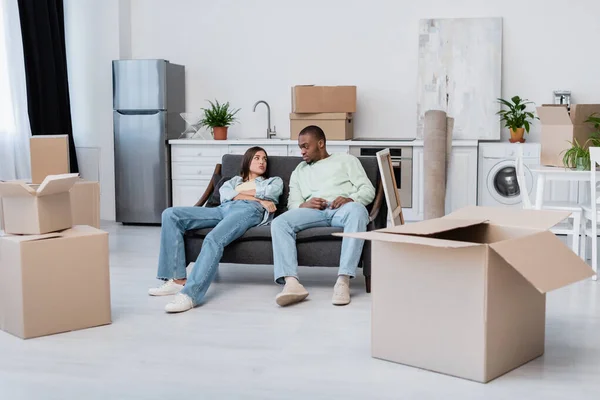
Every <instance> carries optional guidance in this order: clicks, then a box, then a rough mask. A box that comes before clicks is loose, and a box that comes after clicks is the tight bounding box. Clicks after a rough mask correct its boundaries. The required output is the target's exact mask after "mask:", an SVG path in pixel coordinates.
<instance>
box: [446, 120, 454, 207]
mask: <svg viewBox="0 0 600 400" xmlns="http://www.w3.org/2000/svg"><path fill="white" fill-rule="evenodd" d="M453 131H454V118H452V117H446V188H448V180H449V179H450V167H451V166H452V165H451V162H450V160H451V159H452V132H453ZM447 192H448V191H446V195H447V194H448V193H447Z"/></svg>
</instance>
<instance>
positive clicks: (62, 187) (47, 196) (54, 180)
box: [0, 174, 79, 235]
mask: <svg viewBox="0 0 600 400" xmlns="http://www.w3.org/2000/svg"><path fill="white" fill-rule="evenodd" d="M78 179H79V177H78V175H77V174H64V175H49V176H47V177H46V178H45V179H44V182H42V184H41V185H39V186H37V185H28V184H26V183H24V182H22V181H8V182H0V197H2V209H3V220H4V231H5V232H6V233H10V234H23V235H39V234H44V233H49V232H55V231H59V230H63V229H67V228H70V227H71V226H73V217H72V211H71V198H70V194H69V190H70V189H71V188H72V187H73V185H74V184H75V182H76V181H77V180H78Z"/></svg>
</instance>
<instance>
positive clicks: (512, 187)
mask: <svg viewBox="0 0 600 400" xmlns="http://www.w3.org/2000/svg"><path fill="white" fill-rule="evenodd" d="M523 170H524V172H525V181H526V182H527V188H528V192H529V195H530V196H531V191H532V188H533V174H532V173H531V171H530V170H529V168H528V167H527V165H524V168H523ZM487 189H488V193H490V195H491V196H492V197H493V198H494V199H495V200H496V201H497V202H498V203H500V204H506V205H514V204H519V203H520V202H521V189H520V187H519V184H518V183H517V171H516V169H515V162H514V160H504V161H501V162H499V163H498V164H496V165H495V166H494V167H493V168H492V169H491V170H490V172H489V174H488V177H487Z"/></svg>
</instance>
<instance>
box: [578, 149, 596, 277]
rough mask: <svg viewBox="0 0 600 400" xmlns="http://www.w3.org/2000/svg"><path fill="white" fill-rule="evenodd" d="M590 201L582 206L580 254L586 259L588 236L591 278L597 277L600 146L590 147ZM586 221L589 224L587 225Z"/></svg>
mask: <svg viewBox="0 0 600 400" xmlns="http://www.w3.org/2000/svg"><path fill="white" fill-rule="evenodd" d="M590 160H591V163H590V165H591V168H590V175H591V177H590V202H589V204H585V205H584V206H583V246H582V250H581V253H582V256H583V259H584V260H585V259H586V253H587V239H588V238H590V242H591V244H592V259H591V264H592V268H593V270H594V272H596V275H594V277H593V278H592V279H593V280H597V279H598V203H599V202H600V197H599V196H598V176H597V174H596V172H597V171H596V164H600V147H590ZM588 221H589V222H590V226H589V227H588Z"/></svg>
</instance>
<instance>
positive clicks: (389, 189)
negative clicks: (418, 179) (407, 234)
mask: <svg viewBox="0 0 600 400" xmlns="http://www.w3.org/2000/svg"><path fill="white" fill-rule="evenodd" d="M376 156H377V165H378V166H379V174H380V175H381V182H382V184H383V192H384V194H385V202H386V204H387V207H388V210H389V213H390V217H391V222H392V226H398V225H404V215H402V204H401V203H400V193H398V186H397V184H396V177H395V176H394V166H393V165H392V156H391V155H390V149H383V150H381V151H378V152H377V153H376Z"/></svg>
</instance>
